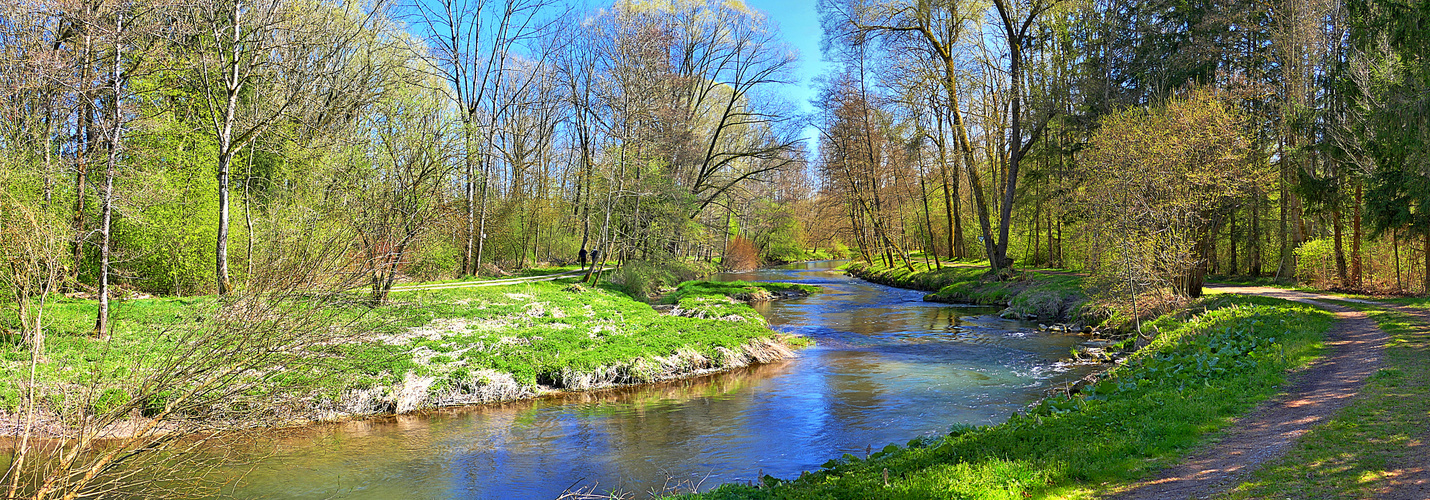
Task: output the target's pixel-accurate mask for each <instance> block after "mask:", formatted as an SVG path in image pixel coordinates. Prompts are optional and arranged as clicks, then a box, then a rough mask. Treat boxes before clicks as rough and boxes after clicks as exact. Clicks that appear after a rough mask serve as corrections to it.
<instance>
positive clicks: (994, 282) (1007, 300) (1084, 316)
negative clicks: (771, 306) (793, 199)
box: [845, 262, 1094, 324]
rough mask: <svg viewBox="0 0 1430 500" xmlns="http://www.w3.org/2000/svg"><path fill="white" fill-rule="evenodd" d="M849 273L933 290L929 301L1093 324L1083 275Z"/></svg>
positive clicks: (954, 269) (961, 270) (966, 269)
mask: <svg viewBox="0 0 1430 500" xmlns="http://www.w3.org/2000/svg"><path fill="white" fill-rule="evenodd" d="M845 271H846V272H848V273H849V274H850V275H851V276H854V277H856V278H859V279H862V280H865V281H870V282H874V283H878V284H881V285H888V286H892V287H898V288H907V289H911V290H921V291H925V292H931V293H929V294H928V295H925V296H924V300H926V301H929V302H945V303H962V304H983V305H996V306H1000V307H1004V309H1003V311H1002V312H1000V313H999V315H1000V316H1003V317H1007V318H1016V319H1025V320H1039V321H1047V322H1056V321H1066V322H1073V323H1081V324H1087V323H1091V322H1093V321H1094V318H1092V317H1091V314H1090V313H1091V311H1090V310H1088V308H1085V307H1084V306H1085V305H1086V304H1087V303H1088V297H1087V295H1086V294H1084V293H1083V289H1082V277H1081V276H1077V275H1074V274H1064V273H1040V272H1031V271H1023V272H1017V273H1016V274H1013V275H1011V276H1003V277H1001V278H1000V279H995V278H996V277H992V276H988V268H987V267H985V266H974V265H946V266H944V267H940V268H936V269H923V270H918V269H915V270H910V269H908V268H905V267H893V268H889V267H883V266H880V265H876V264H867V263H862V262H853V263H850V264H849V265H848V266H846V267H845Z"/></svg>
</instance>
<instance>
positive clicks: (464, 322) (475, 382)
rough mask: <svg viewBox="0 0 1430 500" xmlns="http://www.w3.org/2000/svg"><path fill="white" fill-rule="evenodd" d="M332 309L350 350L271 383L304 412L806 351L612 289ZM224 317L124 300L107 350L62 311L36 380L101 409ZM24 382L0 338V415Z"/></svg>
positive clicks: (79, 309) (506, 289)
mask: <svg viewBox="0 0 1430 500" xmlns="http://www.w3.org/2000/svg"><path fill="white" fill-rule="evenodd" d="M777 288H778V287H777ZM690 290H700V294H701V296H703V297H709V296H712V294H718V293H721V291H722V290H727V291H731V292H733V291H736V290H735V289H734V288H731V287H727V286H724V285H721V286H719V287H708V286H704V285H699V284H691V285H690ZM333 307H334V308H336V310H331V311H328V312H330V313H331V318H329V319H330V320H331V321H332V324H333V326H332V327H334V328H347V329H353V330H354V335H352V336H349V337H346V338H348V339H350V340H351V341H349V342H343V343H339V344H333V345H316V346H310V347H309V348H308V350H307V352H306V353H304V354H303V355H305V356H310V357H320V358H322V359H324V362H322V363H318V364H315V365H314V368H313V369H310V370H305V371H302V372H298V371H296V370H295V371H293V372H284V373H280V374H276V375H272V376H274V377H279V378H284V379H287V380H286V381H285V382H287V383H295V382H296V383H298V384H299V385H302V384H306V385H307V386H308V387H310V388H311V394H310V396H309V398H308V399H307V401H305V402H304V404H306V405H308V406H309V407H310V408H326V409H327V411H331V412H334V413H338V414H367V413H383V412H406V411H412V410H415V409H419V408H424V407H431V406H439V405H447V404H461V403H472V402H483V401H491V400H500V399H512V398H518V397H526V396H530V395H534V394H536V393H538V392H540V391H543V390H547V389H553V388H554V389H590V388H596V387H603V386H609V385H617V384H626V383H639V382H649V381H653V380H659V379H663V378H671V377H677V376H682V375H688V374H692V373H699V372H702V371H709V370H717V369H725V368H732V367H738V366H744V365H746V364H750V363H757V362H767V361H772V360H774V359H777V358H779V357H782V356H784V355H787V354H788V352H789V351H788V348H789V347H792V346H796V345H801V344H802V343H803V342H802V340H801V339H796V338H792V337H789V336H785V335H783V334H776V333H775V332H773V331H771V330H769V329H768V328H766V327H765V325H764V323H763V321H750V320H747V319H750V318H758V314H755V313H754V311H753V309H751V308H750V307H748V306H747V305H745V304H743V303H739V302H735V301H726V302H725V303H724V304H722V305H721V307H722V308H724V309H725V310H729V311H733V312H732V314H735V315H736V318H737V319H738V320H737V321H718V320H711V319H701V318H692V317H680V316H673V315H666V314H660V313H659V312H657V311H656V310H654V309H653V308H652V307H651V306H650V305H649V304H646V303H643V302H640V301H637V300H634V299H632V298H631V297H630V296H628V295H626V294H624V293H622V292H620V291H618V290H617V289H615V288H611V287H586V286H581V285H578V284H574V283H573V282H572V280H563V281H556V282H541V283H528V284H519V285H509V286H499V287H485V288H455V289H443V290H414V291H397V292H393V294H392V296H391V303H389V304H388V305H384V306H382V307H379V308H376V309H369V308H367V307H366V306H363V305H360V300H359V299H355V300H354V301H353V302H352V303H351V304H348V305H337V306H333ZM221 309H222V307H221V306H220V301H219V300H218V299H216V298H215V297H192V298H158V299H135V300H127V301H123V302H120V303H118V304H116V306H115V307H114V314H113V324H114V329H113V333H112V338H111V339H110V340H107V341H104V340H99V339H96V338H94V337H93V336H92V329H93V317H94V312H95V305H94V303H93V302H92V301H87V300H77V299H61V300H59V301H57V302H56V303H54V304H52V305H50V306H49V307H48V308H47V309H46V326H47V333H48V341H47V350H46V356H47V359H46V361H45V362H44V363H40V364H39V365H38V366H37V373H36V380H37V382H38V383H40V384H48V385H51V386H69V387H75V388H80V387H94V386H101V387H98V388H97V389H96V390H88V391H76V392H77V393H78V392H85V393H86V394H89V395H88V396H86V397H85V400H86V401H85V402H84V403H83V404H89V405H93V404H95V402H96V401H98V400H101V399H103V398H101V397H96V396H94V394H109V395H108V396H105V397H108V398H111V399H113V400H115V401H122V400H124V399H125V395H124V391H126V387H129V386H132V385H134V384H136V383H138V382H137V381H139V380H141V379H143V378H144V377H145V376H146V375H147V374H146V373H145V370H146V369H147V368H146V367H152V366H156V364H155V363H152V362H151V361H152V360H154V359H157V358H163V357H165V356H170V355H172V354H174V353H177V352H181V351H182V349H183V348H184V347H185V346H184V345H181V344H182V343H183V340H182V339H192V338H193V335H184V334H183V333H190V334H192V333H195V332H196V331H198V330H202V329H205V328H210V327H212V326H213V325H214V321H215V318H216V317H217V316H219V313H220V310H221ZM7 316H8V315H7ZM7 321H8V320H7ZM15 326H16V325H0V329H10V330H14V329H15ZM28 370H29V364H28V353H27V351H26V350H25V347H24V346H23V345H22V344H21V343H20V342H19V339H18V338H13V337H11V336H0V411H9V412H13V411H15V410H16V406H17V404H18V403H19V401H20V397H19V396H20V393H19V391H20V383H21V381H22V380H24V379H25V378H26V377H27V376H28ZM294 378H301V379H303V380H299V381H295V380H293V379H294ZM116 391H117V392H116ZM61 392H63V391H61ZM51 403H52V404H57V405H58V404H75V403H73V402H63V401H53V402H51ZM102 409H103V408H94V410H96V411H100V410H102Z"/></svg>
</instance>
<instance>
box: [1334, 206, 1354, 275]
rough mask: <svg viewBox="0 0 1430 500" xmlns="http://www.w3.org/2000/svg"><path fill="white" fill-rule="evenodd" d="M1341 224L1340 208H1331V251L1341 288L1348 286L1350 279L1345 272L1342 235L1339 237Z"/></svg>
mask: <svg viewBox="0 0 1430 500" xmlns="http://www.w3.org/2000/svg"><path fill="white" fill-rule="evenodd" d="M1342 225H1343V224H1341V209H1339V208H1337V209H1335V210H1332V211H1331V226H1332V228H1331V233H1332V236H1333V238H1334V240H1335V246H1336V248H1335V251H1334V252H1333V253H1335V256H1336V278H1338V279H1339V280H1340V281H1339V282H1340V285H1341V288H1346V287H1348V286H1350V281H1351V280H1350V276H1349V275H1348V274H1346V250H1345V244H1344V242H1343V241H1342V237H1341V233H1342V230H1341V226H1342Z"/></svg>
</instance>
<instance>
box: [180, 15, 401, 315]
mask: <svg viewBox="0 0 1430 500" xmlns="http://www.w3.org/2000/svg"><path fill="white" fill-rule="evenodd" d="M361 7H362V6H357V5H356V4H344V5H342V6H335V5H331V4H328V3H325V2H322V1H319V0H313V1H308V0H257V1H254V2H244V1H241V0H196V1H195V2H192V3H191V4H189V8H188V14H189V17H190V19H191V21H192V22H193V23H194V24H195V25H196V26H200V27H202V28H203V29H206V31H205V32H204V33H201V34H199V35H198V36H195V37H193V38H192V40H191V41H190V43H189V44H188V46H187V47H186V48H187V49H188V51H189V53H188V54H187V55H188V57H190V58H191V59H192V60H193V61H194V62H196V63H197V64H198V68H197V69H196V70H195V71H194V72H193V73H192V78H193V80H194V81H193V82H192V83H191V84H192V86H193V87H194V88H197V89H198V90H199V93H200V97H201V98H202V99H203V104H204V108H203V109H204V111H205V113H204V114H205V117H204V118H205V119H206V120H205V122H206V125H207V126H208V127H209V133H211V134H213V137H214V139H215V142H217V145H218V155H217V156H218V157H217V176H218V190H219V220H218V238H217V242H216V246H215V276H216V277H217V281H218V293H219V294H220V295H223V294H227V293H228V292H229V291H231V290H232V289H233V284H232V282H231V281H230V279H229V269H228V236H229V227H228V226H229V191H230V188H229V181H230V174H231V170H232V167H233V159H234V157H235V155H237V154H238V152H239V151H241V150H242V149H243V147H244V146H246V145H248V144H249V143H250V142H251V141H253V140H255V139H256V138H257V137H258V136H259V135H260V134H262V133H263V132H264V131H266V130H268V128H269V127H271V126H273V125H274V124H275V123H278V122H280V121H282V120H294V121H298V122H300V123H302V122H305V121H306V122H308V123H307V125H309V126H314V125H319V124H322V123H323V122H325V121H327V120H332V119H334V117H339V116H344V115H348V114H350V113H352V111H351V110H352V109H354V108H357V107H361V106H363V105H366V104H367V103H369V102H371V101H372V99H374V94H375V93H377V92H380V91H381V87H379V86H375V85H356V86H354V85H349V83H350V82H351V81H353V80H359V81H367V80H366V78H368V77H371V76H373V74H375V73H380V71H378V70H379V69H380V66H378V65H374V64H373V63H374V61H375V59H376V58H373V57H370V55H371V52H373V51H378V50H381V49H383V48H384V46H385V45H386V44H385V43H383V41H382V40H381V39H375V38H373V37H371V35H372V34H373V33H377V32H380V31H381V29H382V26H383V23H385V22H386V19H385V18H384V17H383V16H381V15H380V13H381V11H382V10H381V9H382V8H383V3H382V2H377V3H375V4H371V5H367V6H366V7H367V8H369V9H371V10H364V11H354V10H352V9H357V8H361ZM351 64H356V65H361V68H359V69H357V70H353V69H354V68H350V67H349V65H351Z"/></svg>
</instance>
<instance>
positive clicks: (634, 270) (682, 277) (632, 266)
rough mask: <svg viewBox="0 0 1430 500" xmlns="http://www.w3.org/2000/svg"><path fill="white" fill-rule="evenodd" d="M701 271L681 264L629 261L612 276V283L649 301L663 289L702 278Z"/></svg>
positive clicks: (689, 265)
mask: <svg viewBox="0 0 1430 500" xmlns="http://www.w3.org/2000/svg"><path fill="white" fill-rule="evenodd" d="M702 274H704V273H703V272H702V270H701V269H699V268H697V267H695V266H694V265H691V264H685V263H681V262H673V261H672V262H650V261H644V260H632V261H627V262H626V263H625V264H624V265H622V266H621V268H620V269H617V270H616V271H615V272H614V273H612V274H611V283H614V284H616V286H618V287H620V288H621V291H623V292H626V293H627V294H629V295H630V296H632V297H635V298H637V299H640V300H649V299H650V298H651V297H652V296H655V295H658V294H659V293H660V290H661V289H663V288H670V287H674V286H675V285H677V284H679V283H682V282H685V281H690V280H693V279H695V278H698V277H700V276H701V275H702Z"/></svg>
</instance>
